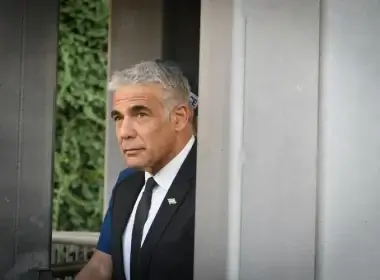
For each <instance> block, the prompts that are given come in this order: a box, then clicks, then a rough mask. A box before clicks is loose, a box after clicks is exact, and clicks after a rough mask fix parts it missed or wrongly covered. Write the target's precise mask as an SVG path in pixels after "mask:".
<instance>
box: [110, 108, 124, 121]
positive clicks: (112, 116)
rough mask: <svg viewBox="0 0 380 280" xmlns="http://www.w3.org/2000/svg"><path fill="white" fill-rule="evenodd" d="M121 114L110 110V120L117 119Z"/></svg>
mask: <svg viewBox="0 0 380 280" xmlns="http://www.w3.org/2000/svg"><path fill="white" fill-rule="evenodd" d="M121 115H122V114H121V113H120V112H119V111H118V110H112V111H111V118H112V119H113V118H115V117H118V116H121Z"/></svg>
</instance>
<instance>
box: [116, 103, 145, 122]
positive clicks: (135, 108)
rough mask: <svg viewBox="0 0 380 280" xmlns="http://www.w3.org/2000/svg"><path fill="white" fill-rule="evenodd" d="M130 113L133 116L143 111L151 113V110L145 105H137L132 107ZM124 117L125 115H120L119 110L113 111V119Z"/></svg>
mask: <svg viewBox="0 0 380 280" xmlns="http://www.w3.org/2000/svg"><path fill="white" fill-rule="evenodd" d="M128 111H129V112H131V113H132V115H134V114H137V113H139V112H141V111H147V112H149V113H150V112H151V110H150V109H149V108H148V107H146V106H144V105H135V106H132V107H131V108H130V109H129V110H128ZM122 115H123V114H122V113H120V112H119V111H118V110H115V109H114V110H112V111H111V118H112V119H113V118H115V117H120V116H122Z"/></svg>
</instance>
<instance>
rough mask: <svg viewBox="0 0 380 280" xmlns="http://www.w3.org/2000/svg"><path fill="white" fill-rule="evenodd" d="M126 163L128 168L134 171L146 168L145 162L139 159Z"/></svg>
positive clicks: (129, 160) (127, 160) (128, 160)
mask: <svg viewBox="0 0 380 280" xmlns="http://www.w3.org/2000/svg"><path fill="white" fill-rule="evenodd" d="M126 163H127V166H128V168H134V169H144V168H145V166H146V164H145V162H144V161H142V160H138V159H126Z"/></svg>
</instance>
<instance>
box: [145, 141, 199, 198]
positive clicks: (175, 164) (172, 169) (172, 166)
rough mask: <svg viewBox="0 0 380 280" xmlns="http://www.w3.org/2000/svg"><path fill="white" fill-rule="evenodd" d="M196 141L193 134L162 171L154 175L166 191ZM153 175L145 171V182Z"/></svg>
mask: <svg viewBox="0 0 380 280" xmlns="http://www.w3.org/2000/svg"><path fill="white" fill-rule="evenodd" d="M194 142H195V137H194V136H191V138H190V140H189V141H188V142H187V144H186V145H185V147H184V148H183V149H182V151H181V152H180V153H179V154H178V155H176V156H175V157H174V158H173V159H172V160H171V161H170V162H169V163H168V164H167V165H165V166H164V167H163V168H162V169H161V170H160V171H158V172H157V173H156V175H154V176H153V178H154V180H155V181H156V182H157V184H158V185H159V186H160V187H162V188H164V189H165V190H166V191H168V190H169V188H170V186H171V185H172V183H173V181H174V178H175V177H176V176H177V173H178V171H179V169H180V168H181V166H182V164H183V162H184V161H185V159H186V157H187V155H188V154H189V153H190V150H191V148H192V147H193V144H194ZM150 177H152V175H151V174H150V173H148V172H145V182H146V181H147V180H148V179H149V178H150Z"/></svg>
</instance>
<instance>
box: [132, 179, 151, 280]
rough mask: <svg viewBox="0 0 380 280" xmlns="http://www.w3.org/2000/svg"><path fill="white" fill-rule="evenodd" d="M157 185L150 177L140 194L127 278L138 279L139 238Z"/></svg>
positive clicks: (140, 238)
mask: <svg viewBox="0 0 380 280" xmlns="http://www.w3.org/2000/svg"><path fill="white" fill-rule="evenodd" d="M156 186H157V183H156V181H154V179H153V177H150V178H149V179H148V180H147V181H146V184H145V190H144V192H143V194H142V196H141V199H140V202H139V205H138V206H137V210H136V215H135V222H134V224H133V230H132V242H131V258H130V275H131V279H129V280H138V279H139V266H140V250H141V240H142V236H143V230H144V225H145V222H146V219H147V218H148V214H149V209H150V205H151V202H152V192H153V189H154V187H156Z"/></svg>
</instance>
